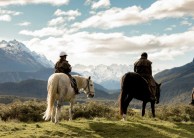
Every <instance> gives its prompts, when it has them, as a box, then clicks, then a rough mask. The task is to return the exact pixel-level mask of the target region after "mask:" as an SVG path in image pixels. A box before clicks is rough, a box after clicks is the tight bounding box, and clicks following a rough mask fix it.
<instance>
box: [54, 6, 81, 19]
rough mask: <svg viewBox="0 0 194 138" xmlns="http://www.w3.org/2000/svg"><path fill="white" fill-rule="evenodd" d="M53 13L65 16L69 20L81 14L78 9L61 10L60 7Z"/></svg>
mask: <svg viewBox="0 0 194 138" xmlns="http://www.w3.org/2000/svg"><path fill="white" fill-rule="evenodd" d="M54 15H56V16H65V17H67V19H68V20H69V21H71V20H75V18H76V17H78V16H81V13H80V12H79V11H78V10H69V11H62V10H60V9H57V10H56V11H55V13H54Z"/></svg>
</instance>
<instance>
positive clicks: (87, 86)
mask: <svg viewBox="0 0 194 138" xmlns="http://www.w3.org/2000/svg"><path fill="white" fill-rule="evenodd" d="M89 85H90V81H89V79H87V84H86V86H85V88H84V91H86V88H88V90H89V93H90V86H89Z"/></svg>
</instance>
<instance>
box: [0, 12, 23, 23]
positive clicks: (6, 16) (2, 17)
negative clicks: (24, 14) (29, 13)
mask: <svg viewBox="0 0 194 138" xmlns="http://www.w3.org/2000/svg"><path fill="white" fill-rule="evenodd" d="M20 14H21V12H16V11H10V10H3V9H0V21H6V22H10V21H11V20H12V16H17V15H20Z"/></svg>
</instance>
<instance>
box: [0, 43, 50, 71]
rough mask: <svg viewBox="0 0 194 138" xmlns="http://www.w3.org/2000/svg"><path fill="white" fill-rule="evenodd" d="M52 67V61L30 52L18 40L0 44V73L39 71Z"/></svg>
mask: <svg viewBox="0 0 194 138" xmlns="http://www.w3.org/2000/svg"><path fill="white" fill-rule="evenodd" d="M50 67H53V63H52V62H51V61H49V60H47V59H46V57H44V56H42V55H38V54H37V53H35V52H32V51H30V50H29V49H28V48H27V47H26V46H25V45H24V44H22V43H21V42H18V41H17V40H13V41H9V42H7V41H5V40H3V41H1V42H0V72H8V71H13V72H16V71H37V70H39V69H42V68H50Z"/></svg>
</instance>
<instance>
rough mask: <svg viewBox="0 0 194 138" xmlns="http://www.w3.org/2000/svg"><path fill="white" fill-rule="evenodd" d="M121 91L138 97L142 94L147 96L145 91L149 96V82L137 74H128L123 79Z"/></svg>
mask: <svg viewBox="0 0 194 138" xmlns="http://www.w3.org/2000/svg"><path fill="white" fill-rule="evenodd" d="M121 90H122V91H123V92H127V93H130V94H132V95H134V96H135V95H137V96H138V97H139V96H140V95H142V94H144V95H145V93H144V92H143V91H146V92H147V94H149V89H148V83H147V81H146V80H145V79H144V78H143V77H141V76H140V75H139V74H137V73H135V72H128V73H126V74H125V75H124V76H123V77H122V80H121Z"/></svg>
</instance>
